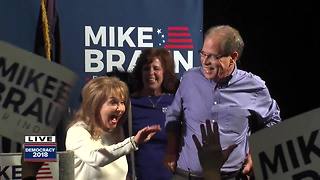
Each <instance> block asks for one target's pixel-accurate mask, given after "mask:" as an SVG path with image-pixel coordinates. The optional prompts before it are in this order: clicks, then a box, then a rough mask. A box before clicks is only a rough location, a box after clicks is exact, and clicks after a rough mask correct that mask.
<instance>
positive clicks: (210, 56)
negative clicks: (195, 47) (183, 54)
mask: <svg viewBox="0 0 320 180" xmlns="http://www.w3.org/2000/svg"><path fill="white" fill-rule="evenodd" d="M198 52H199V54H200V57H201V59H208V60H210V61H216V60H219V59H220V58H222V57H223V56H222V55H216V54H209V53H206V52H204V51H202V50H199V51H198Z"/></svg>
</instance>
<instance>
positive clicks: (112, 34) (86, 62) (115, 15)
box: [57, 0, 203, 107]
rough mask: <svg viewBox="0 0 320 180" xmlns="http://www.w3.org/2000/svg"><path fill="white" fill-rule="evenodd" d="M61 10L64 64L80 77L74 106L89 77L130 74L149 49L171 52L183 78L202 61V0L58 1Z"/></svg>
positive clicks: (178, 72)
mask: <svg viewBox="0 0 320 180" xmlns="http://www.w3.org/2000/svg"><path fill="white" fill-rule="evenodd" d="M57 10H58V13H59V18H60V27H61V41H62V46H63V47H62V48H63V49H64V50H63V51H62V61H61V62H62V64H63V65H65V66H66V67H68V68H70V69H72V70H73V71H74V72H75V73H77V74H78V75H79V83H78V84H77V88H75V91H74V95H75V96H74V98H73V99H72V105H71V106H72V107H74V105H76V104H78V102H79V94H80V90H81V89H82V87H83V84H84V83H85V82H86V81H87V80H89V79H92V78H93V77H96V76H101V75H106V74H108V73H111V72H116V71H122V72H130V71H131V70H132V69H133V67H134V66H135V63H136V60H137V58H138V57H139V55H140V53H141V51H142V50H143V49H145V48H149V47H164V48H167V49H168V50H170V51H171V52H172V54H173V57H174V60H175V65H176V66H175V72H176V74H177V77H178V78H179V77H181V75H182V74H183V73H184V72H185V71H187V70H188V69H190V68H192V67H195V66H198V65H200V60H199V53H198V50H199V49H201V47H202V36H203V31H202V29H203V23H202V22H203V1H202V0H183V1H172V0H161V1H159V0H142V1H132V0H108V1H98V0H91V1H87V0H68V1H58V2H57ZM79 17H81V18H79ZM76 91H78V92H76Z"/></svg>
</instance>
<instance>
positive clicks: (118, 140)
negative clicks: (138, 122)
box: [66, 77, 160, 180]
mask: <svg viewBox="0 0 320 180" xmlns="http://www.w3.org/2000/svg"><path fill="white" fill-rule="evenodd" d="M128 97H129V95H128V87H127V86H126V84H125V83H124V82H122V81H120V80H119V79H118V78H115V77H98V78H95V79H92V80H90V81H89V82H88V83H87V84H86V85H85V86H84V88H83V90H82V104H81V107H80V108H79V110H78V111H77V112H76V114H75V116H74V120H73V122H72V123H71V125H70V127H69V129H68V131H67V136H66V149H67V150H72V151H74V155H75V161H74V167H75V179H79V180H80V179H81V180H86V179H90V180H91V179H92V180H93V179H111V180H113V179H115V180H125V179H126V176H127V172H128V164H127V160H126V156H125V155H127V154H129V153H130V152H131V151H135V150H138V145H139V144H141V143H144V142H147V141H148V140H150V138H151V137H152V136H153V135H154V134H155V133H156V132H158V131H160V126H159V125H153V126H148V127H145V128H143V129H141V130H140V131H138V133H137V134H136V135H135V136H132V137H128V138H126V139H124V134H123V130H122V126H121V125H122V123H123V121H124V120H125V119H126V116H127V110H128V104H129V99H128Z"/></svg>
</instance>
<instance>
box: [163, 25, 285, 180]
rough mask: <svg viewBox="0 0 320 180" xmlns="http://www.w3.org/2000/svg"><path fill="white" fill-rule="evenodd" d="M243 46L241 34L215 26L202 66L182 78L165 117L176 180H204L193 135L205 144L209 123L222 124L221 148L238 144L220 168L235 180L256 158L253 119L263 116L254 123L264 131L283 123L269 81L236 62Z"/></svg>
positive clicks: (168, 154)
mask: <svg viewBox="0 0 320 180" xmlns="http://www.w3.org/2000/svg"><path fill="white" fill-rule="evenodd" d="M243 47H244V42H243V40H242V38H241V36H240V34H239V32H238V31H237V30H236V29H234V28H232V27H230V26H226V25H223V26H215V27H212V28H210V29H209V30H208V31H207V33H206V34H205V39H204V44H203V47H202V49H201V50H200V51H199V53H200V58H201V64H202V66H201V67H195V68H192V69H190V70H189V71H187V72H186V73H185V74H184V75H183V77H182V79H181V83H180V86H179V89H178V91H177V93H176V95H175V98H174V101H173V103H172V105H171V106H170V107H169V108H168V110H167V114H166V130H167V133H168V134H167V136H168V148H167V152H166V158H165V165H166V166H167V167H168V168H169V169H171V170H172V171H173V172H175V176H174V177H173V179H201V178H202V176H203V173H202V167H201V165H200V162H199V159H198V156H197V148H196V146H195V144H194V142H193V140H192V135H193V134H195V135H196V136H197V137H198V138H199V139H201V131H200V128H199V124H201V123H205V120H206V119H210V120H214V121H216V122H217V123H218V124H219V133H220V142H221V147H222V149H227V148H228V147H230V146H231V145H234V144H235V145H237V147H236V148H235V149H234V150H233V152H232V153H231V154H230V156H229V158H228V160H227V161H226V162H225V163H224V165H223V166H222V168H221V177H222V179H232V178H235V176H237V175H238V174H239V172H240V171H241V169H242V168H243V165H244V163H245V161H246V160H247V159H248V157H249V160H250V159H251V157H250V154H249V148H248V147H249V146H248V139H249V135H250V128H249V123H250V122H249V119H250V120H252V119H251V118H249V117H250V115H252V114H255V116H256V117H259V118H255V119H254V120H255V121H258V122H255V123H258V124H262V125H263V126H264V127H270V126H272V125H274V124H276V123H278V122H280V121H281V118H280V110H279V107H278V105H277V103H276V101H275V100H273V99H272V98H271V96H270V94H269V91H268V88H267V87H266V85H265V82H264V81H263V80H262V79H260V77H258V76H256V75H253V74H251V73H249V72H245V71H242V70H240V69H237V65H236V62H237V61H238V60H239V58H240V56H241V53H242V50H243ZM181 125H182V126H181ZM181 127H182V128H181ZM179 129H182V131H180V130H179ZM179 137H180V138H179ZM244 168H245V170H244V173H248V172H249V171H250V170H251V169H252V161H249V163H248V164H247V167H244Z"/></svg>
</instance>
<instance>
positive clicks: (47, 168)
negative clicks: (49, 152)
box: [39, 168, 50, 171]
mask: <svg viewBox="0 0 320 180" xmlns="http://www.w3.org/2000/svg"><path fill="white" fill-rule="evenodd" d="M41 170H42V171H44V170H50V168H40V170H39V171H41Z"/></svg>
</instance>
